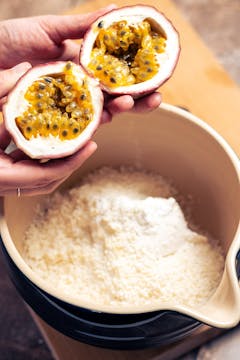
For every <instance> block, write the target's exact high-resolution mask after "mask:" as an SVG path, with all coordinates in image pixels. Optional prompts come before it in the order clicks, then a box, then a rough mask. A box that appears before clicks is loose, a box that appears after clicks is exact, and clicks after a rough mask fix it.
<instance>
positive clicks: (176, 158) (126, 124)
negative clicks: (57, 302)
mask: <svg viewBox="0 0 240 360" xmlns="http://www.w3.org/2000/svg"><path fill="white" fill-rule="evenodd" d="M95 140H96V142H97V144H98V150H97V152H96V153H95V154H94V155H93V156H92V158H91V159H89V160H88V161H87V162H86V164H84V165H83V166H82V167H81V168H80V169H79V170H78V171H77V172H75V173H74V174H73V175H72V176H71V177H70V178H69V179H68V180H67V181H66V182H65V183H64V184H63V186H62V187H63V188H68V187H69V186H72V185H74V184H76V183H77V182H78V180H79V179H80V178H81V177H82V176H83V175H84V174H85V173H87V172H89V171H90V170H92V169H95V168H97V167H100V166H102V165H109V166H114V167H116V166H120V165H134V166H137V167H140V168H143V169H146V170H153V171H157V172H159V173H160V174H161V175H162V176H164V177H167V178H169V179H171V180H172V181H173V183H174V184H175V185H176V187H177V189H178V190H179V192H180V193H181V194H182V195H183V197H184V198H185V199H189V198H191V199H192V200H191V217H192V218H193V222H194V223H195V224H196V225H197V226H199V227H200V228H201V229H202V230H203V231H207V232H208V233H209V234H210V235H212V237H214V238H217V239H219V240H220V241H221V244H222V247H223V249H224V253H225V255H226V254H227V252H228V250H229V247H230V245H231V243H232V241H233V239H234V237H235V235H236V231H237V228H238V225H239V217H240V187H239V170H238V165H237V161H236V158H235V157H234V156H235V155H234V154H233V153H232V152H231V149H229V148H228V147H227V146H226V144H225V143H222V140H221V138H219V137H218V135H217V134H216V133H215V132H212V130H211V129H209V128H208V126H206V125H205V124H204V123H203V122H201V121H199V120H198V119H196V118H195V117H194V116H192V115H191V114H188V113H187V112H185V111H183V110H179V109H177V108H175V107H172V106H168V105H162V106H161V107H160V108H159V109H157V110H155V111H154V112H152V113H149V114H147V115H146V114H145V115H139V114H124V115H120V116H118V117H116V118H115V119H114V120H113V122H112V123H111V124H106V125H104V126H101V128H100V129H99V130H98V132H97V134H96V136H95ZM41 199H42V196H38V197H29V198H27V197H26V198H25V197H22V198H21V197H20V198H17V197H7V198H6V199H5V200H4V206H3V212H4V222H5V230H6V229H7V230H8V232H9V234H10V236H4V233H5V232H4V231H2V236H3V241H4V244H5V246H6V248H7V250H8V252H9V253H10V255H11V257H12V258H13V259H14V261H15V263H17V265H18V266H19V267H20V268H21V269H22V270H23V272H25V273H26V271H27V275H28V276H29V272H28V270H26V269H27V266H26V267H25V265H24V262H23V261H22V259H21V256H20V255H21V252H22V247H23V234H24V232H25V229H26V227H27V226H28V225H29V223H30V222H31V220H32V217H33V209H34V207H35V206H36V203H37V202H39V201H41ZM3 230H4V229H3ZM16 250H17V251H16ZM19 254H20V255H19ZM53 294H54V291H53Z"/></svg>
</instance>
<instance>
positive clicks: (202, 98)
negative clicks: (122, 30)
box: [35, 0, 240, 360]
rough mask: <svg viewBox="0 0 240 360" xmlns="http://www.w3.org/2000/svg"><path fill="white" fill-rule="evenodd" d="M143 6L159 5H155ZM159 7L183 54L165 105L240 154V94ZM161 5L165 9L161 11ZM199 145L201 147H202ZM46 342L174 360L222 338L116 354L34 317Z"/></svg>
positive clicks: (94, 354) (82, 353) (206, 331)
mask: <svg viewBox="0 0 240 360" xmlns="http://www.w3.org/2000/svg"><path fill="white" fill-rule="evenodd" d="M108 3H109V1H107V0H94V1H88V2H86V3H84V4H83V5H82V6H81V7H79V8H76V9H74V10H72V11H69V13H84V12H87V11H93V10H95V9H97V8H100V7H103V6H105V5H106V4H108ZM114 3H116V4H118V5H121V6H122V5H125V4H135V3H136V2H135V1H131V0H128V1H119V0H117V1H114ZM141 3H145V4H149V5H153V6H156V4H157V2H156V1H153V0H149V1H141ZM158 4H159V6H158V8H159V9H160V10H161V11H162V12H164V13H165V14H166V15H167V17H169V18H170V19H171V20H172V21H173V23H174V25H175V27H176V28H177V29H178V31H179V33H180V37H181V45H182V52H181V56H180V61H179V64H178V66H177V69H176V71H175V73H174V76H173V77H172V78H171V79H170V80H169V81H168V83H167V84H165V85H164V86H163V87H162V88H161V93H162V94H163V100H164V101H165V102H169V103H171V104H174V105H179V106H183V107H186V108H188V109H189V110H190V111H191V112H193V113H194V114H195V115H197V116H199V117H201V118H202V119H204V120H205V121H206V122H208V123H209V124H210V125H211V126H213V127H214V128H215V129H216V130H217V131H218V132H219V133H220V134H221V135H223V136H224V137H225V139H226V140H227V141H228V142H229V143H230V144H231V145H232V147H233V148H234V150H235V151H236V152H237V153H238V154H239V155H240V141H239V134H240V120H239V119H240V89H239V88H238V87H237V86H236V84H235V83H234V82H233V81H232V80H231V79H230V78H229V76H228V75H227V74H226V72H225V71H224V70H223V68H222V67H221V66H220V65H219V64H218V63H217V61H216V60H215V58H214V57H213V55H212V54H211V52H210V51H209V50H208V48H207V47H206V45H204V44H203V42H202V41H201V39H200V38H199V36H198V35H197V34H196V32H194V30H193V29H192V28H191V26H190V25H189V24H188V23H187V22H186V21H185V20H184V18H183V16H182V15H181V14H180V12H179V11H178V9H177V8H176V7H175V6H174V5H173V4H172V3H171V2H170V1H169V0H161V2H158ZM160 5H161V7H160ZM199 146H200V144H199ZM35 321H36V322H37V324H38V326H39V327H40V329H41V331H42V332H43V334H44V337H45V339H46V341H47V342H48V344H49V346H50V347H51V349H52V350H53V353H54V355H55V357H56V358H58V359H61V360H69V359H71V360H78V359H84V360H85V359H88V360H95V359H100V360H101V359H106V360H131V359H135V358H136V357H137V358H139V360H141V359H144V360H145V359H146V360H148V359H149V360H150V359H151V360H153V359H154V360H170V359H176V358H179V357H180V355H181V354H183V353H185V352H187V351H189V350H190V349H192V348H194V347H196V346H199V345H200V344H202V343H203V342H205V341H207V340H209V339H210V338H213V337H214V336H216V335H218V334H219V333H220V331H219V330H216V329H210V328H208V327H205V326H204V327H202V328H201V329H200V330H198V331H197V332H195V333H194V334H193V335H192V336H189V337H188V338H187V339H185V340H183V341H180V342H178V343H176V344H174V345H172V346H170V347H162V348H161V349H154V350H153V349H151V350H145V351H131V352H127V351H124V352H118V351H110V350H103V349H98V348H94V347H92V346H88V345H84V344H81V343H79V342H76V341H74V340H71V339H68V338H67V337H65V336H63V335H61V334H59V333H57V332H56V331H55V330H53V329H51V328H50V327H48V326H47V325H46V324H45V323H43V322H42V321H41V320H39V319H38V318H36V317H35Z"/></svg>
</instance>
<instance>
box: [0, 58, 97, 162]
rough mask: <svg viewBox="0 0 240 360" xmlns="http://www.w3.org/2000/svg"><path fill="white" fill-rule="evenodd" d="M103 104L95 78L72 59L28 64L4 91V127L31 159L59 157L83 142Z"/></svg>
mask: <svg viewBox="0 0 240 360" xmlns="http://www.w3.org/2000/svg"><path fill="white" fill-rule="evenodd" d="M102 109H103V94H102V91H101V89H100V87H99V83H98V81H96V80H94V79H93V78H91V77H89V76H88V75H87V74H86V73H85V71H84V70H83V69H82V68H81V66H79V65H76V64H74V63H72V62H54V63H48V64H44V65H39V66H36V67H34V68H32V69H30V70H29V71H28V72H27V73H26V74H25V75H24V76H23V77H22V78H21V79H20V80H19V81H18V83H17V84H16V86H15V87H14V89H13V90H12V92H11V93H10V94H9V95H8V98H7V102H6V104H5V105H4V107H3V117H4V121H5V126H6V128H7V130H8V132H9V133H10V134H11V136H12V138H13V140H14V142H15V144H16V146H17V147H18V148H19V149H21V150H22V151H24V152H25V153H26V154H27V155H28V156H30V157H31V158H34V159H52V158H60V157H65V156H68V155H71V154H73V153H74V152H76V151H77V150H78V149H80V148H81V147H83V146H84V145H85V144H86V143H87V141H88V140H89V139H90V138H91V137H92V135H93V133H94V132H95V130H96V129H97V127H98V125H99V123H100V119H101V115H102Z"/></svg>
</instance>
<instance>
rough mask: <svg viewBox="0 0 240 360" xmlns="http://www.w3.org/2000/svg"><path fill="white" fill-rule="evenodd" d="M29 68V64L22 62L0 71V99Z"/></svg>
mask: <svg viewBox="0 0 240 360" xmlns="http://www.w3.org/2000/svg"><path fill="white" fill-rule="evenodd" d="M30 68H31V64H29V63H28V62H24V63H21V64H18V65H16V66H14V67H13V68H11V69H7V70H2V71H0V98H3V97H4V96H6V95H7V94H8V93H9V91H10V90H11V89H12V88H13V86H14V85H15V84H16V82H17V81H18V79H19V78H20V77H21V76H22V75H23V74H24V73H25V72H26V71H27V70H29V69H30Z"/></svg>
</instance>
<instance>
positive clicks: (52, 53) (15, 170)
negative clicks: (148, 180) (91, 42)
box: [0, 5, 161, 196]
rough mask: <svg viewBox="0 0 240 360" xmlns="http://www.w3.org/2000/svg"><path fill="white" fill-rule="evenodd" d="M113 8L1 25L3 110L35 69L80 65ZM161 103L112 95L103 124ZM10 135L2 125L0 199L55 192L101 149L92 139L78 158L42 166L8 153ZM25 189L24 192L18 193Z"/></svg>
mask: <svg viewBox="0 0 240 360" xmlns="http://www.w3.org/2000/svg"><path fill="white" fill-rule="evenodd" d="M114 7H115V5H110V6H108V7H106V8H103V9H100V10H98V11H96V12H93V13H89V14H79V15H63V16H59V15H46V16H38V17H30V18H20V19H10V20H5V21H2V22H0V108H1V107H2V106H3V104H4V102H5V101H6V98H7V95H8V93H9V91H10V90H11V89H12V88H13V87H14V85H15V83H16V82H17V81H18V79H19V78H20V77H21V76H22V75H23V74H24V73H25V72H26V71H27V70H29V69H30V68H31V67H32V66H34V65H36V64H41V63H45V62H49V61H56V60H66V61H67V60H71V61H74V62H77V61H78V56H79V44H77V43H76V42H75V41H74V39H80V38H82V37H83V35H84V33H85V32H86V30H87V29H88V27H89V25H90V24H91V23H92V22H93V21H95V20H96V19H97V18H98V17H99V16H101V15H103V14H104V13H106V12H108V11H109V10H111V9H113V8H114ZM160 102H161V96H160V94H159V93H153V94H151V95H148V96H146V97H144V98H141V99H139V100H136V101H135V100H134V99H133V98H132V97H131V96H129V95H123V96H118V97H110V96H108V95H106V94H105V101H104V110H103V114H102V123H106V122H109V121H111V119H112V117H113V116H114V115H116V114H118V113H121V112H126V111H133V112H141V113H142V112H148V111H151V110H153V109H154V108H156V107H158V106H159V104H160ZM10 142H11V137H10V135H9V134H8V132H7V131H6V129H5V127H4V124H2V125H1V126H0V196H5V195H12V194H15V195H16V194H18V195H19V193H20V194H21V196H24V195H38V194H45V193H49V192H52V191H53V190H55V189H56V188H57V187H58V186H59V185H60V184H61V183H62V182H63V181H64V180H65V179H66V178H68V177H69V176H70V175H71V174H72V173H73V172H74V171H75V170H76V169H78V168H79V167H80V166H81V165H82V164H83V163H84V161H86V160H87V159H88V158H89V157H90V156H91V155H92V154H93V153H94V151H95V150H96V149H97V145H96V144H95V143H94V142H93V141H89V142H88V143H87V144H86V145H85V147H84V148H82V149H80V150H79V151H77V152H76V153H75V154H74V155H71V156H68V157H66V158H63V159H57V160H50V161H48V162H46V163H40V162H39V161H38V160H32V159H30V158H28V157H27V156H26V155H25V154H24V153H23V152H21V151H20V150H19V149H16V150H14V151H12V152H11V153H8V154H6V152H5V150H6V148H7V147H8V145H9V144H10ZM18 189H20V191H19V190H18Z"/></svg>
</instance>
